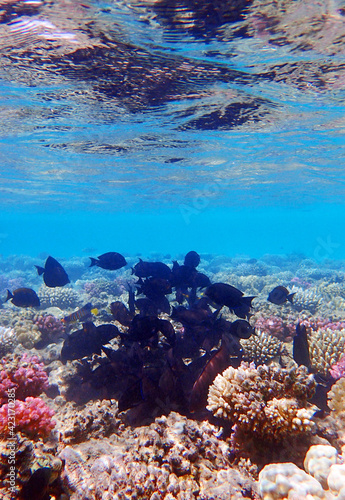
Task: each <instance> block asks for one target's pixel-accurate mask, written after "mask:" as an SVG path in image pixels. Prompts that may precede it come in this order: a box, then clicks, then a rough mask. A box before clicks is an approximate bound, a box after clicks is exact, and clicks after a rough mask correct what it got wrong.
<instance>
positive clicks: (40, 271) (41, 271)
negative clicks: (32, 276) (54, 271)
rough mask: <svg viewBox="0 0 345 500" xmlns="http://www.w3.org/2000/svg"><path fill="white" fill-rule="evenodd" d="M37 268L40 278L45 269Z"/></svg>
mask: <svg viewBox="0 0 345 500" xmlns="http://www.w3.org/2000/svg"><path fill="white" fill-rule="evenodd" d="M35 267H36V269H37V272H38V276H41V275H42V274H43V273H44V271H45V269H44V267H41V266H35Z"/></svg>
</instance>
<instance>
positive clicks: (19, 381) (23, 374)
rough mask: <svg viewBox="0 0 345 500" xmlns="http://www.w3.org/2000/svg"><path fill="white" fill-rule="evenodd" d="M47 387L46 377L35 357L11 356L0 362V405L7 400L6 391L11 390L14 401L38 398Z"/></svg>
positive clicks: (41, 364)
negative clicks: (14, 397)
mask: <svg viewBox="0 0 345 500" xmlns="http://www.w3.org/2000/svg"><path fill="white" fill-rule="evenodd" d="M47 387H48V376H47V373H46V371H45V370H44V365H43V363H40V362H39V359H38V358H37V356H29V355H28V354H26V353H24V354H23V356H21V357H20V356H19V355H12V356H7V357H5V358H3V359H2V360H1V361H0V403H4V402H5V401H6V400H7V391H8V390H9V389H13V390H14V391H15V395H16V399H21V400H24V399H25V398H26V397H27V396H39V395H40V394H41V393H42V392H43V391H44V390H46V389H47Z"/></svg>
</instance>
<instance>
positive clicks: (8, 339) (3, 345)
mask: <svg viewBox="0 0 345 500" xmlns="http://www.w3.org/2000/svg"><path fill="white" fill-rule="evenodd" d="M17 344H18V339H17V335H16V332H15V331H14V329H13V328H6V327H4V326H0V358H1V357H2V356H4V355H5V354H8V353H9V352H11V351H13V349H14V348H15V346H16V345H17Z"/></svg>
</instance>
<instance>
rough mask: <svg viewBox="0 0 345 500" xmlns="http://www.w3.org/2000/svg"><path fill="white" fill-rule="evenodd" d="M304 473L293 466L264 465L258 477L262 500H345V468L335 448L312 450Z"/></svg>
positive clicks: (316, 448)
mask: <svg viewBox="0 0 345 500" xmlns="http://www.w3.org/2000/svg"><path fill="white" fill-rule="evenodd" d="M304 468H305V471H304V470H302V469H300V468H299V467H297V465H295V464H293V463H275V464H270V465H266V466H265V467H264V469H263V470H262V471H261V472H260V474H259V491H260V494H261V497H262V499H263V500H300V499H306V500H342V499H343V498H345V464H344V463H343V459H342V457H339V456H338V452H337V450H336V449H335V448H333V447H332V446H328V445H317V446H311V448H310V449H309V450H308V452H307V454H306V457H305V460H304Z"/></svg>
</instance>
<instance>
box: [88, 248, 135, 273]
mask: <svg viewBox="0 0 345 500" xmlns="http://www.w3.org/2000/svg"><path fill="white" fill-rule="evenodd" d="M90 259H91V264H90V267H92V266H98V267H101V268H102V269H107V270H109V271H116V270H117V269H121V267H124V266H126V265H127V262H126V259H125V258H124V256H123V255H121V254H120V253H117V252H107V253H103V254H102V255H99V256H98V257H97V259H94V258H93V257H90Z"/></svg>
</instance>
